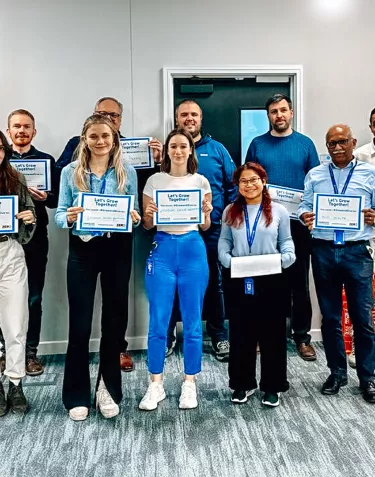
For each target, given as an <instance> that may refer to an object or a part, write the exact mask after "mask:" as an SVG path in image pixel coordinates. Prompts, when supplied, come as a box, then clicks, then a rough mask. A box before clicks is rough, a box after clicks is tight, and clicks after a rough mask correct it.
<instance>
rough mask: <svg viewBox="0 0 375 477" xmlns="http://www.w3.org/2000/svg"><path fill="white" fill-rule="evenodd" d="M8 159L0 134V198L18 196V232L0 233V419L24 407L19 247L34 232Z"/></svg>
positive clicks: (30, 210) (23, 279) (23, 284)
mask: <svg viewBox="0 0 375 477" xmlns="http://www.w3.org/2000/svg"><path fill="white" fill-rule="evenodd" d="M11 157H12V149H11V147H10V146H9V144H8V142H7V140H6V138H5V136H4V134H3V133H2V132H1V131H0V196H5V197H7V196H18V210H19V212H18V213H17V215H16V218H17V219H18V220H19V224H18V232H17V233H10V234H5V233H3V232H0V328H1V329H2V331H3V335H4V339H5V347H6V350H7V356H6V366H5V371H4V374H5V375H6V376H8V378H9V390H8V396H7V398H6V397H5V391H4V388H3V384H2V382H1V381H0V416H4V415H5V414H6V413H7V411H8V409H10V410H11V411H12V412H14V413H17V414H23V413H24V412H26V411H27V408H28V404H27V401H26V398H25V395H24V393H23V390H22V383H21V379H22V378H23V377H24V376H25V352H26V351H25V346H26V333H27V326H28V319H29V308H28V301H27V300H28V293H29V290H28V285H27V268H26V262H25V254H24V251H23V248H22V245H23V244H25V243H27V242H28V241H29V240H30V239H31V237H32V234H33V232H34V229H35V216H34V210H35V209H34V204H33V201H32V200H31V197H30V196H29V193H28V190H27V187H26V184H25V179H24V177H23V176H22V175H21V174H19V173H18V172H17V171H16V170H15V169H13V167H12V166H11V165H10V163H9V160H10V158H11ZM0 200H1V199H0ZM0 352H1V350H0ZM0 377H1V375H0Z"/></svg>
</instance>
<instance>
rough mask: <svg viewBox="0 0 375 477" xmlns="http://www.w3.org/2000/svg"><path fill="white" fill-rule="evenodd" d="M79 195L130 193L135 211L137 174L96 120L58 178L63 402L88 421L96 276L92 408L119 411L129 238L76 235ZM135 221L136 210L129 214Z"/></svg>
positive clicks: (108, 129) (114, 136)
mask: <svg viewBox="0 0 375 477" xmlns="http://www.w3.org/2000/svg"><path fill="white" fill-rule="evenodd" d="M80 192H92V193H95V194H116V195H125V194H129V195H134V196H135V209H138V199H137V197H138V193H137V176H136V173H135V170H134V168H133V167H132V166H130V165H128V164H126V163H124V162H123V160H122V158H121V145H120V140H119V136H118V133H117V132H116V130H115V129H114V127H113V124H112V123H111V121H109V120H108V119H107V118H105V117H103V116H99V115H94V116H91V117H89V118H88V119H87V120H86V121H85V124H84V126H83V130H82V134H81V138H80V143H79V145H78V147H77V150H76V160H75V161H74V162H72V163H71V164H69V165H67V166H66V167H65V168H64V169H63V171H62V175H61V183H60V197H59V204H58V208H57V211H56V217H55V220H56V223H57V225H58V226H59V227H61V228H69V229H71V234H70V241H69V258H68V270H67V282H68V299H69V342H68V349H67V354H66V364H65V374H64V384H63V402H64V405H65V407H66V408H67V409H68V410H69V415H70V417H71V419H73V420H75V421H80V420H84V419H86V417H87V415H88V411H89V407H90V401H91V393H90V372H89V340H90V334H91V325H92V315H93V307H94V297H95V289H96V282H97V277H98V274H99V273H100V275H101V276H100V281H101V289H102V317H101V331H102V335H101V339H100V352H99V354H100V363H99V374H98V379H97V385H96V404H97V406H98V407H99V410H100V411H101V413H102V415H103V416H104V417H106V418H110V417H114V416H116V415H117V414H118V413H119V406H118V404H119V403H120V401H121V399H122V391H121V370H120V362H119V359H118V356H119V354H120V347H121V339H122V338H123V336H124V335H125V328H126V324H127V319H128V290H129V286H128V284H129V278H130V273H131V265H132V234H130V233H118V232H115V233H113V232H111V233H107V232H105V233H103V232H99V233H98V232H94V233H90V232H87V231H78V230H77V229H76V227H75V223H76V221H77V219H78V217H79V214H81V213H82V212H83V208H82V207H79V206H77V203H78V195H79V193H80ZM130 215H131V219H132V221H133V224H134V225H135V226H136V225H138V224H139V222H140V216H139V214H138V212H137V210H132V211H131V212H130Z"/></svg>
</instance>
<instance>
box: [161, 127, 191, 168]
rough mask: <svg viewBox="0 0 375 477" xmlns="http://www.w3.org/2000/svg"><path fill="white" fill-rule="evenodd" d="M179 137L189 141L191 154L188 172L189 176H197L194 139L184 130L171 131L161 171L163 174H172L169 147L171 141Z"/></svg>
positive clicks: (164, 151) (166, 141) (165, 146)
mask: <svg viewBox="0 0 375 477" xmlns="http://www.w3.org/2000/svg"><path fill="white" fill-rule="evenodd" d="M177 135H181V136H185V137H186V139H187V140H188V141H189V146H190V148H191V154H190V156H189V159H188V161H187V172H188V174H195V173H196V172H197V170H198V161H197V156H196V155H195V145H194V139H193V138H192V136H191V134H190V133H189V132H187V131H185V130H184V129H173V131H171V132H170V133H169V134H168V137H167V139H166V140H165V144H164V149H163V159H162V161H161V164H160V170H161V171H162V172H168V174H169V173H170V172H171V158H170V157H169V155H168V146H169V143H170V141H171V139H172V138H173V137H174V136H177Z"/></svg>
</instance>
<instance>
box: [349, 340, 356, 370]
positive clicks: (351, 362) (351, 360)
mask: <svg viewBox="0 0 375 477" xmlns="http://www.w3.org/2000/svg"><path fill="white" fill-rule="evenodd" d="M348 364H349V366H350V367H351V368H356V366H357V363H356V360H355V347H354V340H353V344H352V352H351V353H350V354H349V355H348Z"/></svg>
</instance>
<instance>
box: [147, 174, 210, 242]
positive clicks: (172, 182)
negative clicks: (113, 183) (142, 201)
mask: <svg viewBox="0 0 375 477" xmlns="http://www.w3.org/2000/svg"><path fill="white" fill-rule="evenodd" d="M157 189H172V190H180V189H202V190H203V194H204V195H205V194H210V193H211V187H210V183H209V182H208V180H207V179H206V178H205V177H204V176H202V175H201V174H188V175H187V176H182V177H175V176H171V175H170V174H167V173H166V172H157V173H156V174H153V175H152V176H151V177H149V178H148V179H147V182H146V185H145V188H144V189H143V193H144V194H145V195H147V196H148V197H151V199H153V198H154V190H157ZM157 229H158V231H159V232H167V233H170V234H173V233H179V234H181V233H186V232H191V231H192V230H198V225H197V224H186V225H158V226H157Z"/></svg>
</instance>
